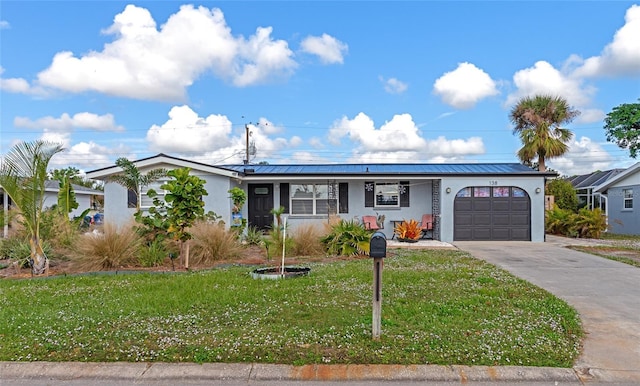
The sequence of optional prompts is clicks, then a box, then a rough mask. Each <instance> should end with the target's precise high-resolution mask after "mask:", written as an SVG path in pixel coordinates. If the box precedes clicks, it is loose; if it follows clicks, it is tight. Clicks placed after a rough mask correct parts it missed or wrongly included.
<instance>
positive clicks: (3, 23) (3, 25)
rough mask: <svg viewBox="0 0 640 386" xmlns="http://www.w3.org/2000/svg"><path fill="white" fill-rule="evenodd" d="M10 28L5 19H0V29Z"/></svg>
mask: <svg viewBox="0 0 640 386" xmlns="http://www.w3.org/2000/svg"><path fill="white" fill-rule="evenodd" d="M9 28H11V24H9V22H8V21H6V20H0V29H9Z"/></svg>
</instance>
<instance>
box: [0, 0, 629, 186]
mask: <svg viewBox="0 0 640 386" xmlns="http://www.w3.org/2000/svg"><path fill="white" fill-rule="evenodd" d="M534 94H556V95H560V96H562V97H564V98H566V99H567V100H568V101H569V103H570V104H571V105H572V106H574V107H575V108H576V109H578V110H580V111H581V115H580V116H579V117H578V118H577V119H576V120H574V121H573V122H572V123H571V124H570V125H569V126H568V128H570V129H571V130H572V131H573V132H574V134H575V137H574V139H573V141H572V142H571V150H570V152H569V153H568V154H567V155H565V156H564V157H562V158H559V159H554V160H550V161H549V162H548V166H549V167H551V168H553V169H555V170H557V171H559V172H561V173H562V174H567V175H572V174H583V173H589V172H591V171H594V170H605V169H609V168H614V167H627V166H629V165H631V164H633V163H634V162H635V160H633V159H631V158H630V157H629V155H628V152H627V151H625V150H623V149H619V148H618V147H617V146H615V145H614V144H611V143H608V142H607V141H606V137H605V132H604V130H603V128H602V126H603V119H604V117H605V115H606V114H607V113H608V112H610V111H611V109H612V108H613V107H615V106H618V105H620V104H622V103H634V102H636V101H637V99H638V97H640V4H636V3H633V2H626V1H553V2H552V1H549V2H545V1H527V2H525V1H467V2H461V1H448V2H444V1H438V2H436V1H406V2H403V1H398V2H385V1H376V2H364V1H324V2H320V1H308V2H302V1H300V2H297V1H296V2H294V1H283V2H271V1H246V2H245V1H221V2H209V1H206V2H198V3H186V2H174V1H140V2H120V1H38V2H36V1H28V0H27V1H7V0H2V1H1V2H0V124H1V138H0V145H1V150H2V154H4V153H6V152H7V151H8V150H9V149H10V148H11V146H12V145H13V144H15V143H16V142H17V141H21V140H27V141H29V140H34V139H38V138H42V139H47V140H52V141H56V142H60V143H62V144H64V146H65V147H66V149H67V151H66V152H65V153H62V154H59V155H57V156H56V157H55V158H54V159H53V161H52V164H51V167H52V168H54V167H66V166H76V167H78V168H79V169H81V170H85V171H86V170H93V169H96V168H100V167H104V166H109V165H112V164H113V163H114V161H115V159H116V158H118V157H127V158H129V159H131V160H134V159H139V158H144V157H148V156H151V155H155V154H157V153H161V152H162V153H166V154H170V155H173V156H177V157H184V158H188V159H193V160H196V161H200V162H205V163H210V164H224V163H241V162H242V160H243V159H244V158H245V126H248V127H249V128H250V131H251V136H250V140H251V142H252V143H253V144H254V145H255V154H252V155H251V157H250V158H251V162H259V161H267V162H269V163H334V162H348V163H360V162H518V160H517V157H516V156H515V154H516V152H517V150H518V148H519V147H520V142H519V140H518V138H517V137H516V136H514V135H513V134H512V128H513V127H512V125H511V124H510V122H509V111H510V109H511V107H512V106H513V105H514V104H515V103H516V102H517V100H518V99H519V98H521V97H523V96H527V95H534Z"/></svg>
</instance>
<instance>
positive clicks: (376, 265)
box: [369, 232, 387, 339]
mask: <svg viewBox="0 0 640 386" xmlns="http://www.w3.org/2000/svg"><path fill="white" fill-rule="evenodd" d="M369 256H371V257H372V258H373V316H372V318H371V335H372V337H373V339H379V338H380V330H381V319H382V266H383V261H382V259H383V258H384V257H386V256H387V238H386V237H385V235H384V233H382V232H376V233H374V234H373V235H372V236H371V240H369Z"/></svg>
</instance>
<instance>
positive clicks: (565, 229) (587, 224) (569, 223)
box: [545, 206, 607, 238]
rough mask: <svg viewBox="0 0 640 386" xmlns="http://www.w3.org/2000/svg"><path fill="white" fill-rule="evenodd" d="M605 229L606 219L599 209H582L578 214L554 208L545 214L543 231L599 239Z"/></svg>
mask: <svg viewBox="0 0 640 386" xmlns="http://www.w3.org/2000/svg"><path fill="white" fill-rule="evenodd" d="M606 229H607V217H606V216H605V215H604V213H602V210H601V209H600V208H596V209H593V210H590V209H587V208H582V209H580V210H579V211H578V213H574V212H573V211H571V210H569V209H561V208H558V207H557V206H554V208H553V209H551V210H548V211H547V212H546V219H545V231H546V232H547V233H550V234H554V235H562V236H569V237H585V238H600V236H601V235H602V232H604V231H605V230H606Z"/></svg>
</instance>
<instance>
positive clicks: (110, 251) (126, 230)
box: [70, 223, 144, 271]
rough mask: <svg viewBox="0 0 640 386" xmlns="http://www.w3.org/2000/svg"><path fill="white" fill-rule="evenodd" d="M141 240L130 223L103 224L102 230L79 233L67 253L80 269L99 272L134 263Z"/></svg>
mask: <svg viewBox="0 0 640 386" xmlns="http://www.w3.org/2000/svg"><path fill="white" fill-rule="evenodd" d="M143 245H144V243H143V239H142V237H141V236H140V235H139V234H138V233H137V232H136V230H135V229H134V228H133V227H132V226H131V224H127V225H124V226H122V227H120V228H118V227H116V226H115V225H113V224H109V223H106V224H104V226H103V228H102V232H91V233H85V234H83V235H81V236H80V237H79V238H78V239H77V242H76V244H75V248H73V251H72V252H71V256H70V258H71V261H72V262H73V263H74V265H75V266H76V268H78V269H79V270H81V271H100V270H110V269H119V268H124V267H131V266H138V265H139V261H138V257H139V255H140V251H141V250H142V248H143Z"/></svg>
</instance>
